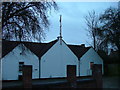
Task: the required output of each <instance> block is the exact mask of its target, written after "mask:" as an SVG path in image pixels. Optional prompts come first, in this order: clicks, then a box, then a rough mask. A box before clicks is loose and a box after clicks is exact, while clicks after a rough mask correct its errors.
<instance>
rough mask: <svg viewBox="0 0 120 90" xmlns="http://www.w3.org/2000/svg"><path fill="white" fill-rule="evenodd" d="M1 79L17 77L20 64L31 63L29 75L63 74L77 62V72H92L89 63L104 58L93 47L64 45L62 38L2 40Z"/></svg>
mask: <svg viewBox="0 0 120 90" xmlns="http://www.w3.org/2000/svg"><path fill="white" fill-rule="evenodd" d="M2 45H3V48H2V60H1V64H2V79H3V80H18V79H19V76H20V75H22V73H21V67H22V65H32V76H33V77H32V78H33V79H37V78H59V77H66V69H67V65H76V68H77V69H76V72H77V76H79V75H80V76H88V75H91V69H90V65H91V64H93V63H95V64H102V65H103V61H102V59H101V58H100V57H99V55H98V54H97V53H96V52H95V51H94V49H93V48H90V47H84V46H83V45H67V44H66V43H65V42H64V41H63V40H62V39H61V38H59V39H57V40H54V41H52V42H50V43H33V42H16V41H3V42H2Z"/></svg>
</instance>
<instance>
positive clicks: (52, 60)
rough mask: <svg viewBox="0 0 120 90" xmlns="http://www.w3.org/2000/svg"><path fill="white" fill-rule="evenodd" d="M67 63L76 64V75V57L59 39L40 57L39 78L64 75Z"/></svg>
mask: <svg viewBox="0 0 120 90" xmlns="http://www.w3.org/2000/svg"><path fill="white" fill-rule="evenodd" d="M67 65H76V68H77V75H78V59H77V57H76V56H75V55H74V54H73V52H72V51H71V50H70V49H69V48H68V46H67V45H66V44H65V43H64V42H63V41H62V45H60V40H59V41H58V42H56V43H55V44H54V45H53V46H52V48H50V49H49V50H48V52H47V53H45V54H44V55H43V56H42V58H41V70H40V71H41V78H52V77H66V76H67V74H66V73H67Z"/></svg>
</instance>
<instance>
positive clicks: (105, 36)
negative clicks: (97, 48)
mask: <svg viewBox="0 0 120 90" xmlns="http://www.w3.org/2000/svg"><path fill="white" fill-rule="evenodd" d="M100 21H101V26H100V30H99V36H100V37H101V39H102V40H103V41H102V43H101V46H103V48H106V49H108V47H109V45H111V46H112V47H117V50H119V52H120V10H119V9H118V8H112V7H110V8H108V9H107V10H105V12H104V14H102V15H101V16H100Z"/></svg>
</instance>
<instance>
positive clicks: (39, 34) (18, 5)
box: [2, 0, 58, 41]
mask: <svg viewBox="0 0 120 90" xmlns="http://www.w3.org/2000/svg"><path fill="white" fill-rule="evenodd" d="M52 8H54V9H55V10H57V9H58V7H57V4H56V3H55V2H54V1H53V0H52V1H51V2H47V1H46V0H45V1H44V2H43V1H42V2H3V3H2V38H3V39H7V40H10V39H14V40H15V39H16V40H20V41H21V40H27V41H31V39H32V40H34V39H37V40H38V41H41V39H42V38H44V31H45V29H46V28H48V26H49V24H50V23H49V20H48V12H49V11H50V10H51V9H52Z"/></svg>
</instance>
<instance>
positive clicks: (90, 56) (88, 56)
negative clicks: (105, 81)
mask: <svg viewBox="0 0 120 90" xmlns="http://www.w3.org/2000/svg"><path fill="white" fill-rule="evenodd" d="M90 62H94V64H102V73H103V72H104V70H103V60H102V58H101V57H100V56H99V55H98V54H97V53H96V52H95V50H94V49H93V48H90V49H89V50H88V51H87V52H86V53H85V54H84V55H83V56H82V57H81V59H80V76H88V75H92V71H91V69H90Z"/></svg>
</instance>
